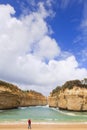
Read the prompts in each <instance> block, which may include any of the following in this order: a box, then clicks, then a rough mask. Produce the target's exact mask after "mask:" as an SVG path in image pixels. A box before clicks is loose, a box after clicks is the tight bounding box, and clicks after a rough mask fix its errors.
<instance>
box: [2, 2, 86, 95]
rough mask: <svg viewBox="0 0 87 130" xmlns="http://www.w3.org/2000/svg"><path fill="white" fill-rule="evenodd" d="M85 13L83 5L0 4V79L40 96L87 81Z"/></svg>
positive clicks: (73, 3)
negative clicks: (39, 93)
mask: <svg viewBox="0 0 87 130" xmlns="http://www.w3.org/2000/svg"><path fill="white" fill-rule="evenodd" d="M86 8H87V1H86V0H72V1H71V0H54V1H53V0H22V1H21V0H15V1H12V0H5V1H3V0H0V21H1V22H0V30H1V31H0V34H1V36H0V39H1V42H0V45H1V49H0V51H1V52H0V58H1V61H0V63H1V66H0V73H1V75H0V78H1V79H2V80H6V81H9V82H13V83H15V84H17V85H18V86H20V87H21V88H22V89H34V90H38V91H40V92H42V93H44V94H48V93H49V92H50V91H51V90H52V89H53V88H55V87H56V86H57V85H62V84H63V83H64V82H66V81H67V80H73V79H80V80H81V79H83V78H86V77H87V58H86V57H87V9H86ZM45 88H47V89H45Z"/></svg>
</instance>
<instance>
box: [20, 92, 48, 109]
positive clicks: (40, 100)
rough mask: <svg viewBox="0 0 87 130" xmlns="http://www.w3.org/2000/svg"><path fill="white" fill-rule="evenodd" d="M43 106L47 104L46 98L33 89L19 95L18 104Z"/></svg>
mask: <svg viewBox="0 0 87 130" xmlns="http://www.w3.org/2000/svg"><path fill="white" fill-rule="evenodd" d="M38 105H40V106H44V105H47V98H46V97H45V96H43V95H42V94H41V93H38V92H35V91H26V92H23V94H22V96H21V102H20V106H21V107H23V106H38Z"/></svg>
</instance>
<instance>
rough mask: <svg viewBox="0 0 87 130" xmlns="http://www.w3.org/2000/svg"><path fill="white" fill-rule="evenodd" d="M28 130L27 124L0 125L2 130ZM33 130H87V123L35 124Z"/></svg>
mask: <svg viewBox="0 0 87 130" xmlns="http://www.w3.org/2000/svg"><path fill="white" fill-rule="evenodd" d="M15 129H16V130H27V129H28V128H27V124H26V123H14V124H13V123H11V124H10V123H9V124H6V123H5V124H4V123H2V124H0V130H15ZM32 130H87V124H86V123H56V124H55V123H53V124H52V123H49V124H46V123H33V124H32Z"/></svg>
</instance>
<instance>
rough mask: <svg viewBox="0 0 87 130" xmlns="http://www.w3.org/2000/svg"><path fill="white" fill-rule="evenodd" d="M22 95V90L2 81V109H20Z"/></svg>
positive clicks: (0, 100) (0, 97)
mask: <svg viewBox="0 0 87 130" xmlns="http://www.w3.org/2000/svg"><path fill="white" fill-rule="evenodd" d="M20 93H21V90H20V89H18V88H17V87H16V86H14V85H12V84H8V83H5V82H2V81H0V109H11V108H17V107H19V105H20V97H19V94H20Z"/></svg>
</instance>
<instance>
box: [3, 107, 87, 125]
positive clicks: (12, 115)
mask: <svg viewBox="0 0 87 130" xmlns="http://www.w3.org/2000/svg"><path fill="white" fill-rule="evenodd" d="M28 118H30V119H31V120H32V121H34V122H35V121H36V122H55V123H60V122H87V112H70V111H61V110H58V109H54V108H49V107H47V106H43V107H42V106H38V107H24V108H18V109H12V110H0V122H4V121H8V122H13V121H23V122H25V121H27V119H28Z"/></svg>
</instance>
